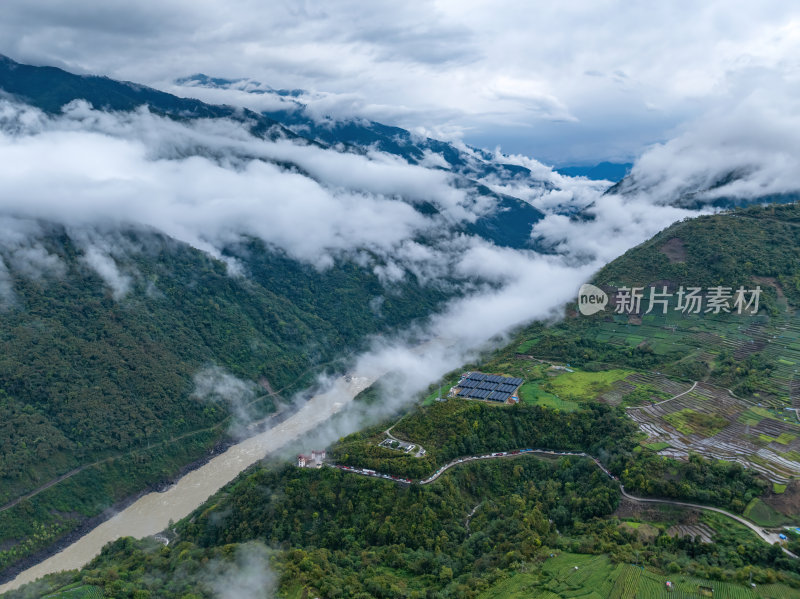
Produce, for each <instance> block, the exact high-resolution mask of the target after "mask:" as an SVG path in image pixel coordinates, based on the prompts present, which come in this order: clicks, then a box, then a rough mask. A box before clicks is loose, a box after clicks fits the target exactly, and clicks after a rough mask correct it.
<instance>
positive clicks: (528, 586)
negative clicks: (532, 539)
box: [479, 553, 800, 599]
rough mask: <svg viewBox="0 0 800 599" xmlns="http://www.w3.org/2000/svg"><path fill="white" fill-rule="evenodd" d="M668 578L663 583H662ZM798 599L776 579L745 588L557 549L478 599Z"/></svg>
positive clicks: (799, 594) (793, 592) (799, 597)
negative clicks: (535, 569) (537, 569)
mask: <svg viewBox="0 0 800 599" xmlns="http://www.w3.org/2000/svg"><path fill="white" fill-rule="evenodd" d="M668 581H669V586H668V585H667V582H668ZM523 597H531V598H533V599H605V598H608V599H703V598H706V597H714V598H715V599H800V591H798V590H796V589H792V588H790V587H788V586H785V585H782V584H770V585H763V586H756V587H755V588H750V587H748V586H745V585H740V584H735V583H728V582H718V581H710V580H703V579H701V578H693V577H691V576H685V575H675V576H664V575H661V574H656V573H655V572H651V571H649V570H645V569H643V568H641V567H639V566H634V565H632V564H613V563H611V562H610V561H609V559H608V558H607V557H606V556H602V555H600V556H590V555H576V554H572V553H562V554H559V555H557V556H555V557H551V558H548V559H547V560H546V561H545V562H544V564H543V565H542V574H541V577H537V576H536V575H535V574H533V573H518V574H516V575H514V576H512V577H510V578H507V579H505V580H503V581H502V582H499V583H498V584H496V585H494V586H493V587H492V588H490V589H488V590H487V591H484V592H483V593H482V594H481V595H480V596H479V599H517V598H520V599H521V598H523Z"/></svg>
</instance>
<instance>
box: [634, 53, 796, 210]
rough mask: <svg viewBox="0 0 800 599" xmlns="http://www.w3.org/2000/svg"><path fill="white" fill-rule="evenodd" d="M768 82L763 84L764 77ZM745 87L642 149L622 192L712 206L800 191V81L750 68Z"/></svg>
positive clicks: (743, 85) (656, 199)
mask: <svg viewBox="0 0 800 599" xmlns="http://www.w3.org/2000/svg"><path fill="white" fill-rule="evenodd" d="M765 80H766V82H765ZM739 85H740V86H742V87H748V88H749V90H748V91H747V92H745V93H743V94H742V97H741V98H740V99H737V101H735V102H729V103H725V104H723V105H721V106H718V107H715V108H714V109H713V110H709V111H708V112H707V113H705V114H703V115H702V116H701V117H700V118H698V119H695V120H692V121H691V122H689V123H686V124H685V125H683V126H682V127H681V130H680V132H679V134H678V135H677V136H676V137H675V138H674V139H671V140H670V141H668V142H666V143H663V144H658V145H655V146H653V147H652V148H650V149H649V150H648V151H647V152H645V153H644V154H643V155H642V156H641V158H639V160H638V161H637V162H636V164H635V165H634V167H633V169H632V171H631V180H630V182H629V184H628V185H625V186H623V190H624V191H625V192H626V193H629V194H639V195H643V196H647V198H648V199H649V200H650V201H652V202H655V203H660V204H667V203H674V202H676V201H677V200H681V201H683V202H684V203H689V202H696V203H700V204H710V203H713V202H714V201H716V200H719V199H721V198H731V199H733V200H743V199H744V200H746V199H750V198H758V197H763V196H769V195H777V194H787V193H796V192H797V191H798V189H800V100H798V98H800V94H799V92H800V85H798V84H797V83H789V82H785V81H774V76H773V75H772V74H771V73H769V72H765V71H762V70H758V69H756V70H753V71H752V72H750V73H749V74H748V76H747V77H742V80H741V81H739Z"/></svg>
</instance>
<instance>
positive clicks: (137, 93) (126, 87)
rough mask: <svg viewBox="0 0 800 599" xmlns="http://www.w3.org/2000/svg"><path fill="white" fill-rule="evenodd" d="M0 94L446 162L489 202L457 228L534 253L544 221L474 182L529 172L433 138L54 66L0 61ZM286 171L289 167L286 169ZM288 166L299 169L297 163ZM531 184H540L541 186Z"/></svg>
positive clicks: (41, 104) (51, 107)
mask: <svg viewBox="0 0 800 599" xmlns="http://www.w3.org/2000/svg"><path fill="white" fill-rule="evenodd" d="M188 81H189V80H185V81H184V82H185V83H187V82H188ZM191 81H192V82H197V83H200V84H204V85H222V84H223V83H221V82H223V81H225V80H219V79H217V80H215V79H210V78H207V77H205V76H198V78H193V79H191ZM225 84H227V82H226V83H225ZM0 89H2V90H3V91H5V92H6V93H8V94H11V95H12V96H13V97H16V98H18V99H19V100H21V101H23V102H25V103H26V104H29V105H32V106H35V107H37V108H40V109H41V110H43V111H45V112H46V113H48V114H51V115H57V114H59V113H60V111H61V109H62V108H63V107H64V106H65V105H67V104H69V103H70V102H75V101H76V100H85V101H87V102H88V103H90V104H91V105H92V106H94V107H95V108H97V109H100V110H107V111H123V112H127V111H133V110H135V109H136V108H138V107H141V106H147V107H148V110H149V111H151V112H153V113H154V114H158V115H163V116H166V117H169V118H171V119H175V120H179V121H190V120H194V119H230V120H234V121H237V122H241V123H244V124H245V125H246V126H247V128H248V130H249V131H250V133H251V134H253V135H255V136H257V137H261V138H264V139H270V140H276V139H283V138H285V139H289V140H292V141H294V142H296V143H300V144H304V143H311V144H319V145H321V146H324V147H329V148H333V149H334V150H336V148H337V147H339V145H340V144H345V145H346V147H345V148H343V149H342V150H341V151H345V152H347V151H352V152H358V153H364V152H366V151H367V149H369V148H377V149H379V150H380V151H384V152H387V153H390V154H393V155H397V156H399V157H401V158H403V159H404V160H407V161H408V162H409V163H411V164H421V163H422V162H423V161H424V158H425V156H426V155H429V154H431V153H433V154H436V155H439V156H442V157H444V159H445V160H446V161H448V164H450V165H451V166H452V167H455V168H453V172H454V174H455V176H456V178H457V179H456V181H455V184H456V185H458V186H459V187H461V188H463V189H469V190H470V192H471V193H473V194H475V195H476V196H480V197H483V198H485V199H486V200H488V201H490V202H491V206H490V207H489V209H488V210H486V211H485V213H484V214H482V215H481V218H479V219H476V221H475V222H467V223H464V224H462V225H459V226H460V227H461V228H463V230H464V231H465V232H467V233H470V234H474V235H478V236H481V237H483V238H485V239H487V240H488V241H491V242H492V243H495V244H497V245H501V246H509V247H531V241H530V229H531V227H532V225H533V224H535V223H536V222H537V221H539V220H540V219H541V218H542V217H543V214H542V213H541V212H540V211H539V210H537V209H536V208H534V207H533V206H531V205H530V204H529V203H527V202H524V201H522V200H520V199H519V198H515V197H512V196H508V195H506V194H502V193H497V192H494V191H492V190H490V189H489V188H488V187H487V186H486V185H484V184H481V183H479V182H478V181H476V180H475V178H476V177H478V176H487V175H489V174H492V175H496V176H499V177H500V178H501V179H502V180H505V179H518V178H522V179H525V180H528V179H531V173H530V171H529V169H527V168H525V167H520V166H516V165H513V164H502V163H501V164H493V163H490V162H488V158H489V155H488V153H486V152H482V151H479V150H475V151H471V152H469V153H464V152H461V151H458V150H456V149H455V148H454V147H453V146H452V145H450V144H447V143H444V142H439V141H436V140H432V139H424V140H422V141H419V142H417V141H415V140H414V139H413V137H412V135H411V134H410V133H409V132H408V131H405V130H403V129H399V128H396V127H387V126H384V125H381V124H379V123H367V124H364V125H361V124H355V123H352V122H339V121H330V122H327V123H323V124H320V125H318V124H316V122H315V121H313V120H312V119H309V118H308V117H304V116H302V111H291V110H283V111H276V112H273V113H266V112H262V113H256V112H254V111H252V110H248V109H244V110H242V109H239V108H235V107H232V106H218V105H212V104H207V103H205V102H201V101H199V100H194V99H190V98H180V97H177V96H174V95H172V94H168V93H165V92H161V91H158V90H154V89H152V88H149V87H146V86H142V85H138V84H135V83H131V82H120V81H115V80H112V79H109V78H107V77H97V76H85V75H75V74H72V73H68V72H66V71H64V70H62V69H58V68H55V67H34V66H29V65H24V64H20V63H17V62H15V61H13V60H11V59H10V58H8V57H4V56H0ZM287 95H288V94H287ZM293 129H294V130H296V131H298V133H296V132H295V131H294V130H293ZM198 151H202V150H201V149H198ZM337 151H338V150H337ZM473 154H474V156H473ZM284 166H291V163H290V164H289V165H286V164H284ZM293 166H295V167H296V168H301V169H302V167H300V166H299V165H293ZM535 183H536V184H537V185H539V186H542V185H544V183H543V182H542V181H535ZM416 207H417V208H418V209H420V210H426V211H434V212H435V211H437V210H439V207H436V206H432V205H430V204H422V205H419V204H417V205H416Z"/></svg>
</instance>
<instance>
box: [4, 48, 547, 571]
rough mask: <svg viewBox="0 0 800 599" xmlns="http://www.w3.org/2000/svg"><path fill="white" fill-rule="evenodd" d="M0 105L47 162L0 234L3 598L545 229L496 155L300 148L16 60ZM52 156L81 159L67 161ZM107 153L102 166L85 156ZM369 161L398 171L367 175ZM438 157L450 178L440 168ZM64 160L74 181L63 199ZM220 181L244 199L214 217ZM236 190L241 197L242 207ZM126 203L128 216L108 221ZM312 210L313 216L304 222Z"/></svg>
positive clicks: (214, 109) (237, 123)
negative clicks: (487, 255)
mask: <svg viewBox="0 0 800 599" xmlns="http://www.w3.org/2000/svg"><path fill="white" fill-rule="evenodd" d="M0 90H2V92H3V97H2V99H0V102H2V103H3V106H4V108H6V109H7V110H5V112H3V114H2V116H1V117H0V130H2V133H3V135H4V137H3V140H4V142H8V144H9V145H8V146H7V147H8V148H11V149H10V150H9V152H12V151H16V150H17V149H19V148H21V147H26V145H27V144H36V143H40V142H41V144H42V145H41V146H38V149H37V150H35V151H33V152H32V154H30V155H28V156H26V157H25V158H23V159H22V160H21V162H20V164H22V165H24V168H22V169H21V170H23V171H24V170H25V169H33V170H37V169H38V170H37V172H38V173H39V175H38V176H37V177H34V178H32V179H28V180H26V181H25V183H24V184H20V186H19V187H16V188H14V190H12V191H10V192H8V193H7V194H6V196H5V198H6V199H5V200H4V202H6V203H4V204H3V209H2V211H1V213H0V221H2V235H0V331H1V332H0V337H2V340H3V347H4V351H3V355H2V356H1V357H0V415H1V416H2V418H0V430H2V431H3V432H2V436H0V571H2V572H3V573H4V576H5V577H7V576H8V574H9V573H10V570H9V568H10V567H12V566H14V565H15V564H17V565H18V564H20V563H21V562H22V561H23V560H26V559H29V558H30V556H31V555H34V554H36V553H37V552H39V551H41V550H45V549H50V550H51V549H52V547H53V544H54V543H55V542H56V541H57V540H59V539H64V538H65V537H66V536H67V535H70V534H75V531H77V530H79V529H80V528H81V527H82V526H87V525H88V524H87V523H89V522H93V521H96V520H93V519H96V518H97V517H98V516H99V515H100V514H102V513H103V512H104V511H105V510H108V509H109V508H111V506H113V505H114V504H116V503H117V502H119V501H121V500H123V499H125V498H127V497H130V496H133V495H135V494H136V493H139V492H141V491H142V490H144V489H146V488H151V487H153V486H156V487H157V486H158V485H161V484H164V483H165V482H166V481H168V480H169V479H170V478H171V477H173V476H175V475H176V474H177V473H178V472H179V471H181V470H182V469H183V468H185V467H186V466H187V465H188V464H190V463H192V462H195V461H197V460H200V459H204V458H205V457H207V456H208V454H209V451H211V450H213V448H214V447H219V446H220V444H221V443H225V442H228V441H229V440H230V439H232V438H234V436H235V429H236V428H237V427H238V428H241V427H242V426H246V425H247V424H248V423H249V422H250V421H251V420H256V419H258V418H261V417H263V416H264V415H266V414H268V413H270V412H271V411H273V410H274V409H275V408H276V405H277V404H279V403H281V402H282V401H284V400H286V399H288V398H289V397H291V395H292V394H293V393H295V392H297V391H300V390H302V389H304V388H306V387H308V386H309V385H310V384H312V383H313V381H314V380H315V378H316V376H317V375H319V374H321V373H323V372H325V371H326V370H328V371H331V372H336V371H341V370H342V368H344V365H345V363H346V360H347V359H348V357H349V356H350V355H352V354H353V353H354V352H357V351H359V350H363V349H364V348H365V347H367V344H368V340H369V338H370V336H372V335H380V334H390V333H394V332H397V331H399V330H404V329H407V328H409V327H412V326H414V325H415V324H419V323H424V322H425V321H426V319H427V318H429V317H430V316H431V315H433V314H436V313H437V312H440V311H441V310H443V309H445V308H446V307H447V305H448V302H449V301H452V300H454V299H456V298H460V297H468V296H469V295H470V294H472V293H476V292H479V291H481V290H485V289H492V288H496V287H497V286H498V283H497V280H496V279H494V278H492V277H491V276H490V277H489V278H488V279H487V278H486V277H485V275H482V274H481V273H475V272H472V271H468V270H466V269H462V268H460V267H459V266H458V263H459V259H460V257H461V256H463V255H464V254H465V253H466V252H468V250H470V249H471V248H481V251H485V248H487V247H491V248H498V247H508V248H520V249H525V250H528V249H532V248H533V246H532V244H531V241H530V232H531V227H532V225H533V224H535V223H536V222H538V221H539V220H540V219H541V218H542V217H543V214H542V212H540V211H539V210H537V209H536V208H534V207H533V206H532V205H531V204H530V203H529V202H527V201H523V200H521V199H519V198H517V197H514V196H512V195H508V194H506V193H503V192H502V191H497V190H493V189H491V188H490V185H491V184H492V183H491V182H492V181H494V182H505V183H509V182H516V183H518V184H519V185H528V184H530V185H532V186H538V187H539V188H542V189H544V188H547V187H548V186H549V185H551V184H550V183H549V182H547V181H544V180H541V179H537V178H536V177H537V175H536V174H535V173H533V172H532V171H531V170H529V169H528V168H526V167H521V166H517V165H514V164H503V163H497V161H496V159H495V157H494V156H492V155H490V154H489V153H486V152H481V151H478V150H472V149H466V150H465V149H458V148H456V147H455V146H453V145H451V144H447V143H444V142H437V141H436V140H431V139H422V140H420V139H417V138H415V137H414V136H412V135H411V134H410V133H409V132H407V131H404V130H401V129H396V128H390V127H385V126H383V125H380V124H378V123H367V124H362V125H356V124H353V123H336V124H333V125H331V126H330V127H326V126H323V125H320V126H317V127H316V128H315V129H314V130H313V131H312V130H310V129H307V130H304V128H303V126H304V125H308V126H309V127H310V126H311V121H309V120H308V119H305V120H303V119H301V118H300V116H298V115H292V114H290V113H288V112H287V113H280V114H278V113H275V114H273V115H268V114H262V113H257V112H254V111H250V110H243V109H240V108H235V107H232V106H226V105H214V104H209V103H205V102H202V101H199V100H194V99H189V98H181V97H178V96H175V95H171V94H168V93H164V92H161V91H158V90H154V89H151V88H149V87H146V86H141V85H138V84H135V83H130V82H119V81H114V80H112V79H108V78H105V77H95V76H82V75H75V74H71V73H68V72H66V71H63V70H61V69H57V68H52V67H33V66H29V65H24V64H20V63H17V62H15V61H13V60H11V59H9V58H6V57H2V58H0ZM286 95H287V97H292V94H291V93H287V94H286ZM280 119H282V120H280ZM49 136H52V138H53V139H60V140H62V141H63V140H64V139H67V140H75V139H76V138H78V141H77V142H75V144H74V145H72V146H68V149H64V147H63V146H59V145H58V144H57V143H56V144H54V145H52V146H50V145H47V144H48V143H49V140H50V139H51V138H50V137H49ZM18 140H23V141H24V143H22V144H16V143H15V142H16V141H18ZM98 140H102V143H103V144H106V145H103V148H102V149H101V150H99V151H98V153H97V154H95V155H93V156H90V157H85V156H84V155H83V154H82V152H83V148H84V145H90V146H91V145H92V144H93V143H95V142H97V141H98ZM262 142H263V144H264V145H259V144H261V143H262ZM52 147H56V148H58V149H57V150H55V151H54V154H53V155H52V156H51V157H50V159H48V158H47V157H46V156H45V154H46V153H47V152H49V148H52ZM376 147H377V148H379V149H381V150H382V151H384V152H386V154H385V155H381V156H379V157H377V158H376V157H374V156H373V153H374V152H375V149H376ZM120 148H124V151H122V152H121V153H119V154H114V152H118V151H119V150H120ZM265 148H267V150H269V151H267V150H265ZM43 152H44V153H43ZM432 154H436V155H437V156H441V157H443V160H444V161H445V163H446V164H444V166H442V165H441V164H440V165H439V166H427V162H426V161H429V160H430V156H431V155H432ZM10 155H11V154H7V156H10ZM112 155H113V159H111V158H112ZM131 156H136V157H137V158H136V160H134V161H133V162H127V160H128V159H129V158H130V157H131ZM107 158H108V159H109V163H111V164H115V163H114V160H115V159H118V160H120V163H119V164H122V165H123V166H122V167H120V170H119V171H114V172H112V173H111V174H110V175H107V174H103V175H101V174H99V173H100V171H99V170H98V171H95V170H94V169H95V166H94V162H93V161H96V162H101V163H104V164H105V160H106V159H107ZM62 159H63V160H66V161H67V162H68V164H66V166H65V167H64V171H63V173H62V175H63V177H62V178H61V179H58V180H51V178H50V177H51V175H52V173H53V172H58V169H57V167H56V166H55V164H54V163H55V162H58V161H60V160H62ZM73 159H74V162H69V161H71V160H73ZM48 160H51V161H52V162H48ZM342 165H344V167H346V168H347V169H350V170H344V171H343V170H342V169H341V168H340V167H341V166H342ZM353 165H355V167H354V166H353ZM100 166H101V167H102V166H103V165H100ZM135 169H140V170H141V171H142V172H143V173H144V174H143V175H141V176H140V177H139V179H137V178H136V176H137V175H139V173H138V172H133V170H135ZM153 169H155V170H153ZM370 169H371V170H370ZM84 170H85V172H86V173H87V176H86V179H85V180H84V181H83V182H81V183H80V185H83V187H80V186H78V187H76V188H75V189H73V188H72V187H71V185H73V184H74V182H75V181H80V173H81V172H84ZM367 171H368V172H367ZM373 171H374V173H377V174H374V173H373ZM209 172H212V173H215V174H217V175H219V179H220V180H223V181H227V182H228V183H231V184H232V187H231V188H230V189H228V188H223V187H220V188H219V189H216V188H215V189H214V191H213V193H212V195H211V196H209V197H208V198H207V199H205V200H203V201H205V202H206V204H203V203H202V201H201V199H202V198H204V197H205V196H204V194H206V193H207V189H206V187H207V184H208V182H209V179H204V178H203V177H205V176H206V175H207V173H209ZM240 175H242V176H241V177H240ZM387 176H390V178H389V180H387ZM251 177H252V178H251ZM413 177H422V181H421V182H420V183H417V182H416V181H415V180H413ZM162 179H163V180H168V181H174V184H173V183H171V184H170V185H171V186H170V187H168V188H161V187H159V186H158V184H160V183H159V182H160V181H161V180H162ZM10 180H11V179H9V181H10ZM137 180H138V181H141V182H144V183H143V186H142V187H136V186H135V185H133V186H132V187H131V182H133V181H137ZM196 180H197V181H201V183H197V182H196ZM38 181H41V182H42V186H43V187H42V189H41V191H40V190H38V189H34V190H33V191H30V190H31V187H34V188H35V187H36V186H37V185H38ZM153 181H156V183H157V184H156V185H155V187H154V186H151V183H152V182H153ZM242 181H244V182H245V183H246V190H245V192H241V191H239V190H237V189H233V187H235V186H236V185H238V184H240V183H242ZM7 182H8V181H7ZM112 184H113V185H112ZM115 185H116V187H115ZM293 186H296V188H297V189H300V190H301V191H299V192H295V191H294V190H295V187H293ZM273 188H275V189H277V190H278V191H273ZM119 189H122V190H124V193H128V191H130V194H131V195H125V196H123V197H122V199H121V200H119V201H116V200H114V198H115V194H116V193H117V190H119ZM252 190H255V191H252ZM29 192H30V193H31V197H30V198H28V199H27V200H26V198H27V196H26V194H27V193H29ZM261 192H263V193H266V194H269V193H273V196H272V197H273V198H276V199H275V200H274V202H275V203H274V211H272V212H270V210H269V208H268V207H265V206H266V201H264V202H258V201H253V197H256V198H258V193H261ZM237 193H238V194H240V195H239V196H237V195H236V194H237ZM310 196H313V197H314V198H321V199H320V201H319V202H317V203H316V204H312V205H311V208H303V207H300V208H295V205H301V206H304V204H302V202H303V201H305V199H306V198H308V197H310ZM107 197H108V198H109V199H108V202H105V198H107ZM175 197H177V198H179V199H178V200H175V199H174V198H175ZM85 198H89V200H87V201H90V203H89V204H86V205H84V204H83V203H82V202H83V200H84V199H85ZM198 198H201V199H198ZM242 198H243V199H242ZM361 199H365V203H368V204H369V210H370V211H371V212H370V211H367V210H364V209H362V206H360V205H359V204H357V203H356V202H357V201H358V200H361ZM94 200H98V201H97V203H91V202H94ZM115 201H116V203H115ZM237 202H239V203H237ZM336 202H341V203H340V204H337V203H336ZM6 206H9V207H8V208H6ZM242 206H244V207H245V208H246V210H243V209H242ZM320 206H321V208H320ZM331 206H333V207H334V209H332V208H331ZM209 207H213V208H214V212H213V213H209V214H206V213H205V212H204V210H206V209H208V208H209ZM323 208H324V209H325V210H327V212H326V213H325V214H321V212H322V209H323ZM251 209H252V210H254V211H255V212H248V210H251ZM240 210H241V212H238V211H240ZM293 210H294V211H295V212H292V211H293ZM296 213H299V216H300V220H299V221H298V220H296V218H297V214H296ZM230 215H234V217H235V222H234V221H229V220H227V219H228V218H229V217H230ZM332 221H335V222H332ZM287 223H288V224H287ZM265 229H269V231H270V235H271V236H272V237H269V236H268V235H266V234H264V233H262V231H264V230H265ZM373 229H374V231H373ZM265 238H266V239H265ZM473 270H474V269H473Z"/></svg>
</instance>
